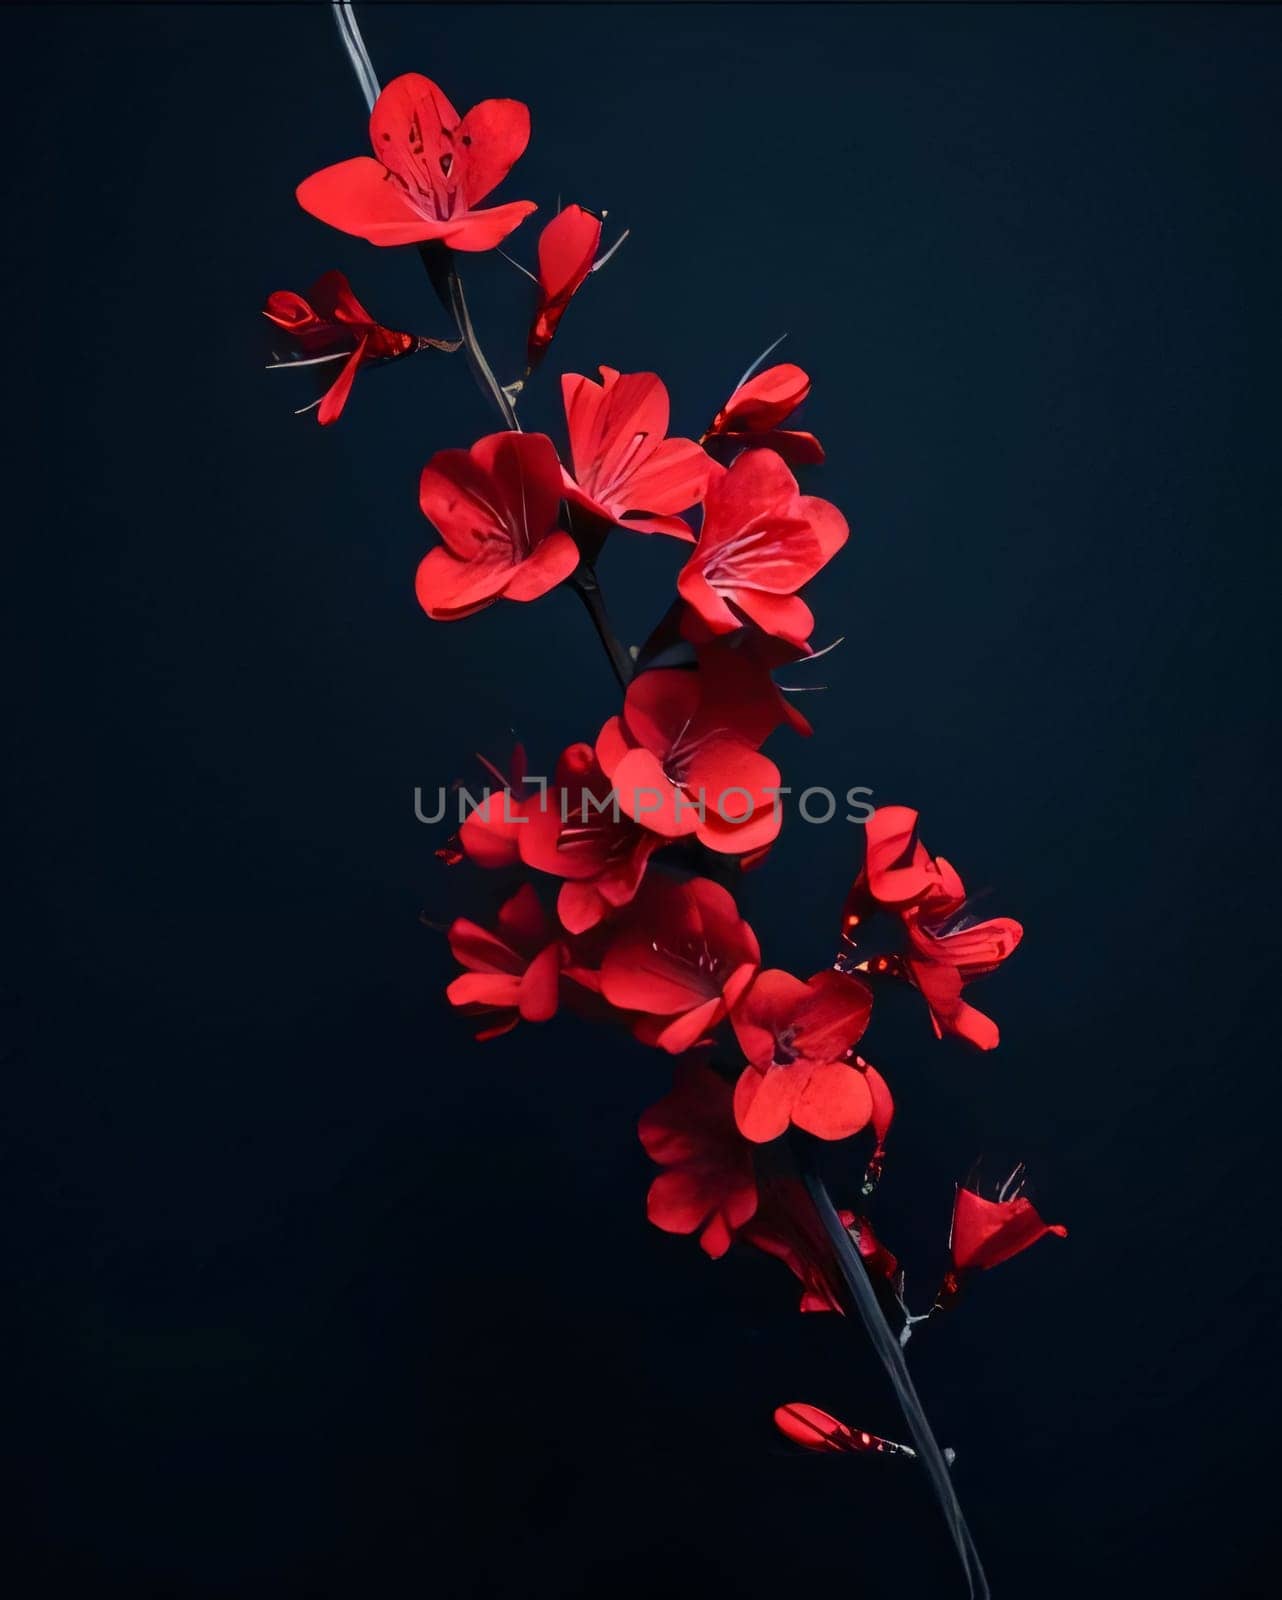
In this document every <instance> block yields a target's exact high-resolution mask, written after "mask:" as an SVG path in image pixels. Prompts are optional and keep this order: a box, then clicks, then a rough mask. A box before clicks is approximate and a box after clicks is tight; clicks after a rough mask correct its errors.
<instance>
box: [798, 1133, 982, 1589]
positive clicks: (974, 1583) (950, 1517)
mask: <svg viewBox="0 0 1282 1600" xmlns="http://www.w3.org/2000/svg"><path fill="white" fill-rule="evenodd" d="M795 1154H796V1157H797V1165H798V1168H799V1170H800V1173H801V1179H802V1182H803V1183H804V1184H805V1186H806V1192H807V1193H808V1194H809V1196H810V1199H811V1201H812V1203H813V1205H814V1208H815V1210H816V1212H817V1213H818V1215H819V1220H820V1222H822V1223H823V1227H824V1232H825V1233H826V1234H827V1235H828V1241H829V1243H830V1244H831V1245H832V1248H833V1251H834V1253H835V1255H836V1257H837V1266H838V1269H839V1270H840V1272H841V1278H842V1282H843V1283H844V1284H845V1286H846V1289H847V1292H848V1293H849V1295H850V1298H851V1300H852V1301H853V1302H854V1307H855V1310H856V1311H857V1312H858V1313H859V1319H860V1321H861V1322H862V1323H863V1325H864V1329H865V1331H866V1332H867V1334H868V1337H869V1338H870V1339H871V1340H872V1345H873V1349H874V1350H875V1351H876V1352H877V1355H878V1358H879V1359H880V1361H881V1364H882V1366H883V1367H885V1369H886V1372H887V1374H888V1376H889V1378H890V1381H891V1384H892V1385H893V1386H894V1390H895V1395H896V1397H897V1398H898V1400H899V1405H900V1409H901V1410H902V1411H903V1413H904V1418H905V1420H906V1422H907V1423H908V1431H909V1433H910V1434H911V1436H912V1441H913V1444H914V1446H915V1447H916V1450H917V1454H918V1456H919V1457H920V1458H921V1462H922V1465H923V1466H924V1467H925V1469H926V1475H927V1477H928V1478H929V1479H930V1485H931V1488H932V1489H933V1490H934V1491H935V1498H936V1499H937V1500H938V1501H939V1504H940V1507H941V1509H942V1510H943V1513H944V1519H945V1521H946V1522H947V1523H948V1531H949V1532H950V1533H951V1534H952V1538H953V1543H954V1544H955V1545H956V1547H957V1554H958V1556H959V1557H960V1558H961V1563H962V1567H963V1569H964V1571H965V1573H966V1583H967V1586H968V1587H969V1589H970V1594H971V1600H989V1588H988V1580H987V1578H986V1577H985V1576H984V1569H983V1567H982V1565H981V1564H980V1560H979V1555H978V1553H977V1551H976V1549H975V1543H974V1540H973V1539H972V1538H971V1536H970V1529H969V1528H968V1527H967V1526H966V1518H965V1517H964V1516H963V1515H962V1508H961V1506H960V1504H959V1503H958V1500H957V1493H956V1490H955V1489H954V1488H953V1480H952V1474H951V1473H950V1472H949V1470H948V1463H947V1461H946V1460H945V1459H944V1453H943V1451H942V1450H941V1449H940V1448H939V1443H938V1441H937V1440H936V1438H935V1435H934V1431H933V1430H932V1428H931V1426H930V1423H929V1422H928V1421H927V1419H926V1412H925V1410H924V1409H923V1407H922V1403H921V1399H920V1397H919V1396H918V1394H917V1387H916V1385H915V1384H914V1383H913V1380H912V1376H911V1374H910V1373H909V1371H908V1363H907V1361H906V1360H905V1358H904V1352H903V1350H902V1349H901V1348H900V1344H899V1340H898V1338H897V1337H896V1336H895V1332H894V1330H893V1329H892V1328H891V1326H890V1324H889V1323H888V1322H887V1321H886V1319H885V1317H884V1316H883V1315H882V1310H881V1304H880V1302H879V1301H878V1299H877V1292H876V1290H875V1289H874V1288H873V1286H872V1282H871V1280H870V1279H869V1277H868V1273H867V1270H866V1268H865V1267H864V1263H863V1259H862V1257H861V1256H860V1254H859V1251H858V1250H857V1249H856V1248H855V1244H854V1241H853V1240H852V1239H851V1237H850V1235H849V1234H848V1233H847V1232H846V1229H845V1228H844V1227H843V1226H842V1221H841V1218H840V1217H839V1216H838V1215H837V1208H836V1206H834V1205H833V1203H832V1197H831V1195H830V1194H829V1193H828V1190H827V1187H826V1185H825V1184H824V1181H823V1179H822V1178H820V1176H819V1175H818V1173H817V1172H815V1170H814V1168H813V1166H812V1164H811V1162H810V1160H809V1157H808V1153H807V1152H806V1150H805V1149H804V1148H803V1147H801V1146H799V1145H798V1146H797V1147H795Z"/></svg>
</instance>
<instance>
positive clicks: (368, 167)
mask: <svg viewBox="0 0 1282 1600" xmlns="http://www.w3.org/2000/svg"><path fill="white" fill-rule="evenodd" d="M369 137H370V143H371V144H372V145H373V147H374V155H375V156H377V157H378V159H377V160H374V158H373V157H371V156H353V157H352V159H351V160H350V161H340V162H339V163H338V165H337V166H334V167H326V168H324V170H323V171H321V172H315V173H313V174H312V176H311V177H310V178H305V179H304V180H303V182H302V183H300V184H299V186H298V189H297V195H298V203H299V205H300V206H302V208H303V210H304V211H310V212H311V214H312V216H314V217H319V218H320V220H321V221H322V222H327V223H329V225H330V227H332V228H339V229H341V230H342V232H344V233H354V234H357V235H358V236H359V237H360V238H362V239H368V240H369V242H370V243H371V244H380V245H392V244H420V243H422V242H424V241H427V240H433V239H437V240H440V241H441V242H442V243H444V244H447V245H449V247H450V248H451V249H452V250H466V251H475V250H492V249H493V248H494V246H495V245H496V244H498V243H499V242H500V241H501V240H503V239H505V238H506V237H507V236H508V234H509V233H511V231H512V229H513V228H515V227H517V226H518V225H519V223H520V222H521V221H522V220H523V219H524V218H525V217H528V216H529V214H530V212H531V211H534V210H536V209H537V208H536V206H535V205H534V202H533V201H531V200H513V201H510V202H509V203H508V204H507V205H502V206H493V207H490V208H489V209H487V210H478V209H477V202H478V201H481V200H484V198H485V197H486V195H487V194H489V192H490V191H491V189H495V188H497V187H498V185H499V184H500V183H502V181H503V179H504V178H506V177H507V175H508V173H509V172H510V171H511V169H512V167H513V166H514V165H515V164H516V162H517V161H518V160H519V159H520V157H521V154H522V152H523V151H524V150H525V147H526V145H527V144H528V143H529V140H530V113H529V111H528V110H527V108H526V107H525V106H523V105H522V104H521V103H520V101H519V100H482V101H481V103H480V105H476V106H473V107H472V109H471V110H470V111H469V112H468V114H467V115H466V116H465V117H463V118H462V119H461V120H460V118H459V114H458V112H457V111H455V109H454V107H453V106H452V105H451V104H450V103H449V101H448V100H447V99H446V98H445V96H444V95H443V94H442V93H441V91H440V90H439V89H438V88H437V86H436V85H435V84H434V83H433V82H432V80H431V79H430V78H424V77H422V76H421V75H420V74H419V73H417V72H407V73H405V75H404V76H403V77H400V78H393V79H392V81H391V83H389V84H388V85H387V87H386V88H385V89H384V90H383V92H382V94H380V95H379V97H378V101H377V103H376V105H375V106H374V109H373V111H372V112H371V113H370V119H369Z"/></svg>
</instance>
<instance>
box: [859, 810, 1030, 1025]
mask: <svg viewBox="0 0 1282 1600" xmlns="http://www.w3.org/2000/svg"><path fill="white" fill-rule="evenodd" d="M865 835H866V847H865V848H866V854H865V858H864V865H863V868H862V870H861V872H860V874H859V876H858V878H856V880H855V882H854V885H853V887H852V888H851V891H850V894H849V895H848V896H847V898H846V907H845V913H844V917H843V922H842V934H843V939H844V942H845V944H846V946H847V947H848V951H849V952H854V953H855V954H857V953H858V949H859V938H860V934H859V932H858V930H859V929H861V928H862V926H863V924H864V923H865V922H866V921H867V920H868V919H869V918H870V917H871V916H872V915H874V914H875V913H876V912H879V911H883V912H889V913H890V914H891V915H893V916H896V917H898V919H899V921H900V924H901V927H902V930H903V934H904V945H903V948H902V950H900V951H899V952H897V953H894V954H890V955H878V956H870V957H869V958H867V959H866V960H864V961H861V962H859V963H858V965H857V968H856V970H858V971H866V972H872V973H884V974H887V975H889V976H894V977H905V978H907V979H908V980H909V981H910V982H912V983H914V984H915V985H916V986H917V988H918V989H919V990H920V991H921V993H922V996H923V998H924V999H925V1001H926V1004H927V1006H928V1008H929V1010H930V1019H931V1022H932V1024H933V1025H934V1029H935V1034H936V1036H937V1037H940V1038H942V1036H943V1035H944V1034H945V1033H952V1034H956V1035H957V1036H958V1037H959V1038H962V1039H967V1040H969V1041H970V1043H971V1044H974V1045H977V1046H978V1047H979V1048H980V1049H981V1050H991V1049H993V1047H994V1046H995V1045H996V1044H997V1042H998V1038H999V1034H998V1031H997V1024H996V1023H995V1022H993V1021H992V1019H991V1018H989V1017H986V1016H985V1015H984V1014H983V1012H982V1011H977V1010H976V1009H975V1008H974V1007H973V1006H970V1005H967V1004H966V1003H965V1001H963V999H962V997H961V992H962V987H963V985H964V984H967V983H969V982H970V981H971V980H972V979H974V978H980V977H983V976H984V974H985V973H988V972H993V971H995V970H996V969H997V968H998V967H999V966H1000V965H1001V963H1002V962H1003V961H1005V959H1006V957H1007V956H1008V955H1010V953H1011V952H1012V951H1013V950H1014V948H1015V946H1016V945H1017V944H1018V943H1019V941H1020V939H1021V938H1022V937H1023V934H1024V930H1023V928H1022V927H1021V926H1020V925H1019V923H1018V922H1015V921H1014V920H1012V919H1011V918H1010V917H992V918H990V919H989V920H988V921H986V922H978V921H975V920H974V919H973V918H971V917H970V916H969V915H968V913H967V902H966V887H965V885H964V884H963V883H962V880H961V878H960V877H959V876H958V874H957V872H956V869H955V868H953V867H952V866H951V865H950V864H949V863H948V862H947V861H945V860H944V858H943V857H942V856H937V857H932V856H931V855H930V854H929V852H928V851H927V850H926V848H925V846H924V845H923V844H922V843H921V841H920V840H919V839H918V837H917V813H916V812H915V811H912V810H910V809H909V808H908V807H907V806H881V807H879V808H878V809H877V810H876V811H875V812H874V813H873V814H872V816H871V817H870V818H869V819H868V823H867V826H866V829H865ZM838 959H839V961H842V962H844V963H845V964H847V965H849V964H850V961H851V956H850V955H849V954H843V955H842V956H840V957H839V958H838Z"/></svg>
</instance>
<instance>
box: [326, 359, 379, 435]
mask: <svg viewBox="0 0 1282 1600" xmlns="http://www.w3.org/2000/svg"><path fill="white" fill-rule="evenodd" d="M368 342H369V341H368V340H367V339H362V340H361V342H360V343H359V344H358V345H357V346H356V348H355V350H353V351H352V353H351V355H350V356H348V358H347V360H346V361H345V362H344V363H343V370H342V371H341V372H340V373H339V375H338V377H337V378H336V379H335V380H334V382H333V383H332V384H331V385H330V387H329V389H328V390H327V391H326V393H325V398H324V399H323V400H322V401H321V403H320V405H319V406H318V407H317V410H316V420H317V422H319V423H320V425H321V427H322V428H325V427H328V426H329V424H330V423H331V422H337V421H338V419H339V417H341V416H342V414H343V407H344V406H345V405H346V404H347V397H348V395H349V394H351V392H352V384H353V383H355V381H356V369H357V367H359V366H360V364H361V362H362V361H363V360H364V359H365V349H366V345H367V344H368Z"/></svg>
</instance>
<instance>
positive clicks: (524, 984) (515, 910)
mask: <svg viewBox="0 0 1282 1600" xmlns="http://www.w3.org/2000/svg"><path fill="white" fill-rule="evenodd" d="M497 920H498V925H497V927H496V928H495V929H494V930H493V931H491V930H490V929H489V928H482V927H481V926H480V925H479V924H478V923H475V922H472V921H470V920H469V919H468V918H467V917H458V918H456V919H455V921H454V922H452V923H451V924H450V929H449V942H450V950H451V951H452V952H453V955H454V959H455V960H456V961H457V962H458V963H459V965H460V966H462V967H466V968H467V969H468V970H467V971H466V972H465V973H464V974H463V975H462V976H461V977H458V978H455V979H454V981H453V982H452V983H451V984H450V985H449V986H448V987H447V989H446V991H445V994H446V997H447V999H448V1000H449V1002H450V1004H451V1005H452V1006H455V1007H457V1009H458V1010H460V1011H462V1012H463V1013H464V1015H465V1016H478V1017H479V1016H490V1015H491V1014H493V1019H494V1020H493V1021H492V1022H490V1023H488V1024H487V1025H486V1026H485V1027H484V1028H482V1029H481V1031H480V1032H479V1033H478V1034H477V1038H478V1039H493V1038H496V1037H497V1036H498V1035H499V1034H501V1033H507V1032H508V1031H509V1030H510V1029H512V1028H515V1027H516V1025H517V1023H518V1022H519V1021H521V1020H522V1019H523V1020H524V1021H526V1022H546V1021H547V1019H548V1018H549V1017H551V1016H555V1014H556V1008H557V999H558V993H559V989H560V977H561V969H562V967H563V966H564V965H565V964H566V960H567V953H566V949H565V946H564V944H563V943H562V938H561V934H560V930H559V929H558V928H557V927H556V926H555V924H554V923H553V922H552V921H551V919H550V918H549V917H548V915H547V913H546V912H545V911H544V909H543V907H542V906H541V905H540V904H539V897H538V895H537V894H535V892H534V890H533V889H532V888H531V887H530V885H529V884H528V883H526V884H522V886H521V887H520V888H519V889H518V890H517V891H516V893H515V894H514V895H513V896H512V898H511V899H510V900H508V901H506V902H505V903H504V904H503V905H502V906H501V907H500V909H499V914H498V919H497Z"/></svg>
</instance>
